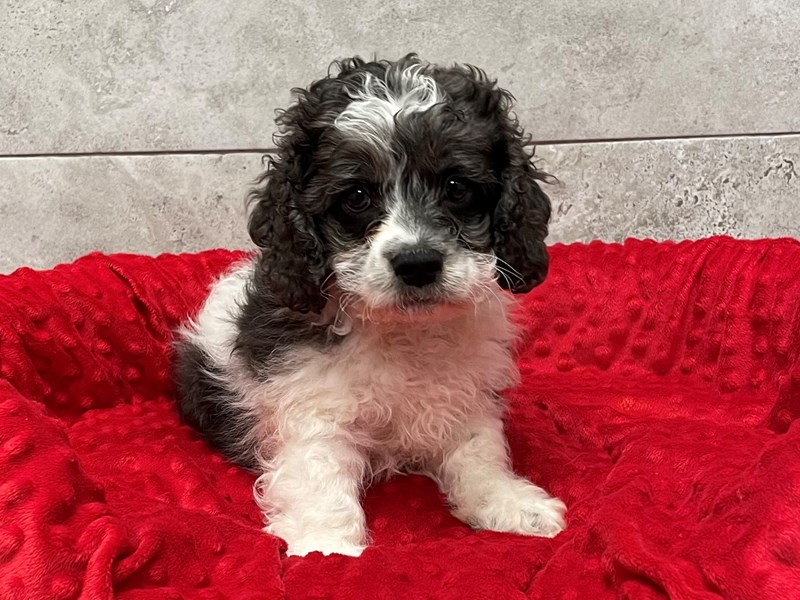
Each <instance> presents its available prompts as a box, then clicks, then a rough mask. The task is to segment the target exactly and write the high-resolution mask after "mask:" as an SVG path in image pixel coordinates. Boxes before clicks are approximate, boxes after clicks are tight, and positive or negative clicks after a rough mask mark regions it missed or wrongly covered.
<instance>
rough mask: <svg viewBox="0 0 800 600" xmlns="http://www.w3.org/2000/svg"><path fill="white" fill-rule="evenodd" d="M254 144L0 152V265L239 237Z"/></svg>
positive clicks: (254, 162)
mask: <svg viewBox="0 0 800 600" xmlns="http://www.w3.org/2000/svg"><path fill="white" fill-rule="evenodd" d="M260 168H261V163H260V156H259V155H255V154H227V155H181V156H175V155H172V156H135V157H134V156H127V157H92V158H14V159H2V160H0V272H1V273H5V272H9V271H11V270H13V269H14V268H15V267H18V266H21V265H27V266H32V267H36V268H46V267H50V266H52V265H54V264H57V263H59V262H65V261H69V260H72V259H73V258H75V257H77V256H80V255H83V254H86V253H88V252H92V251H94V250H101V251H104V252H135V253H143V254H157V253H160V252H191V251H196V250H201V249H204V248H212V247H219V246H222V247H228V248H241V247H247V246H248V238H247V234H246V229H245V204H244V199H245V194H246V190H247V186H248V184H249V183H250V182H251V181H252V180H253V178H255V176H256V175H257V174H258V172H259V170H260Z"/></svg>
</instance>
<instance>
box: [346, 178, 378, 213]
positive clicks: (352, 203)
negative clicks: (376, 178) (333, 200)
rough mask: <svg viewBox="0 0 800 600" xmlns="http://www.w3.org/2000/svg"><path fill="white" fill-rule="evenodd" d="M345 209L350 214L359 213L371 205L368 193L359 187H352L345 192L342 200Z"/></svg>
mask: <svg viewBox="0 0 800 600" xmlns="http://www.w3.org/2000/svg"><path fill="white" fill-rule="evenodd" d="M342 201H343V202H344V206H345V208H347V210H349V211H350V212H352V213H361V212H364V211H365V210H367V209H368V208H369V207H370V206H371V205H372V199H371V198H370V197H369V192H367V190H366V189H365V188H364V187H363V186H360V185H356V186H353V187H352V188H350V189H349V190H347V191H346V192H345V193H344V195H343V198H342Z"/></svg>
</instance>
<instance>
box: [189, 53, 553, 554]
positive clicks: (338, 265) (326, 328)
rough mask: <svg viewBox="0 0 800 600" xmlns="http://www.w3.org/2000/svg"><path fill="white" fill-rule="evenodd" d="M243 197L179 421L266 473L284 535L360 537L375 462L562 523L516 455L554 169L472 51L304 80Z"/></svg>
mask: <svg viewBox="0 0 800 600" xmlns="http://www.w3.org/2000/svg"><path fill="white" fill-rule="evenodd" d="M295 94H296V101H295V102H294V104H292V106H290V107H289V108H288V109H287V110H286V111H284V112H283V113H281V114H280V115H279V117H278V120H277V122H278V125H279V127H280V132H281V134H280V136H279V137H278V139H277V145H278V152H277V154H276V156H274V157H272V159H271V160H270V163H269V167H268V169H267V171H266V172H265V173H264V174H263V175H262V177H261V178H260V180H259V181H258V182H257V185H256V187H255V188H254V190H253V192H252V193H251V195H250V197H249V202H250V204H251V211H250V216H249V232H250V235H251V237H252V239H253V241H254V242H255V243H256V245H257V246H258V247H259V252H258V254H257V255H256V256H255V258H253V259H252V260H248V261H247V262H245V263H243V264H241V265H238V266H237V267H236V268H235V269H234V270H233V271H231V273H229V274H228V275H226V276H225V277H223V278H222V279H221V280H220V281H219V282H218V283H217V284H215V286H214V288H213V289H212V291H211V294H210V295H209V298H208V300H207V301H206V303H205V305H204V307H203V308H202V310H201V311H200V313H199V315H198V316H197V317H196V319H195V320H194V321H192V322H190V323H188V324H187V326H186V327H185V329H184V331H183V336H182V340H181V342H180V344H179V361H178V383H179V387H180V390H181V400H180V407H181V411H182V413H183V415H184V417H185V418H186V420H187V421H188V422H190V423H192V424H193V425H195V426H196V427H198V429H199V430H200V431H201V432H203V433H204V434H205V435H206V437H207V438H208V439H209V441H210V442H211V443H213V444H215V445H216V446H217V447H218V448H220V450H222V451H223V452H225V453H226V454H227V455H228V456H229V457H230V458H232V459H233V460H236V461H237V462H239V463H240V464H243V465H245V466H248V467H250V468H254V469H257V470H258V471H259V473H260V477H259V479H258V484H257V489H256V500H257V502H258V504H259V506H261V508H262V509H263V511H264V514H265V516H266V518H267V530H268V531H270V532H271V533H274V534H276V535H279V536H281V537H283V538H284V539H285V540H286V541H287V542H288V544H289V551H290V553H294V554H305V553H307V552H310V551H314V550H320V551H323V552H325V553H330V552H341V553H345V554H358V553H359V552H360V551H361V550H362V549H363V547H364V546H365V544H366V543H367V541H368V533H367V531H366V526H365V521H364V515H363V512H362V510H361V507H360V502H359V496H360V493H361V490H362V487H363V485H364V484H365V483H366V482H368V481H369V480H370V478H374V477H378V476H384V475H388V474H392V473H395V472H399V471H408V470H413V471H417V472H422V473H426V474H428V475H430V476H431V477H432V478H434V479H435V480H436V481H437V482H438V483H439V485H440V486H441V487H442V490H443V491H444V492H445V494H446V495H447V497H448V500H449V502H450V503H451V504H452V505H453V508H454V511H455V514H456V515H457V516H459V518H461V519H463V520H464V521H465V522H467V523H469V524H471V525H473V526H475V527H481V528H488V529H494V530H497V531H513V532H517V533H523V534H531V535H555V534H556V533H557V532H558V531H560V530H561V529H562V528H563V526H564V521H563V513H564V506H563V504H562V503H561V502H560V501H559V500H557V499H554V498H550V497H549V496H548V495H547V494H546V493H545V492H544V491H543V490H541V489H540V488H538V487H536V486H535V485H533V484H531V483H529V482H527V481H525V480H523V479H521V478H519V477H518V476H516V475H515V474H514V473H513V472H512V471H511V468H510V464H509V460H508V453H507V449H506V444H505V439H504V436H503V426H502V400H501V397H500V396H499V394H498V392H499V391H501V390H503V389H504V388H506V387H508V386H510V385H512V384H513V383H514V381H515V378H516V370H515V366H514V361H513V359H512V355H511V346H512V344H513V340H514V328H513V326H512V323H511V319H510V311H511V307H512V303H511V296H510V295H508V294H507V291H510V292H513V293H523V292H527V291H528V290H530V289H531V288H532V287H533V286H535V285H537V284H538V283H540V282H541V281H542V280H543V279H544V277H545V275H546V273H547V264H548V260H547V251H546V248H545V244H544V239H545V237H546V235H547V223H548V220H549V217H550V204H549V201H548V199H547V196H546V195H545V194H544V193H543V192H542V190H541V189H540V187H539V182H540V181H543V180H546V175H544V174H543V173H541V172H540V171H538V170H537V169H536V168H535V167H534V166H533V164H532V163H531V155H530V153H529V152H528V151H527V150H526V147H525V142H526V138H525V136H524V134H523V132H522V130H521V128H520V126H519V124H518V123H517V121H516V119H515V118H513V116H512V115H511V113H510V110H511V105H512V97H511V95H510V94H508V92H506V91H504V90H501V89H499V88H498V87H497V86H496V84H495V82H494V81H492V80H490V79H489V78H488V77H487V76H486V75H485V74H484V73H483V72H482V71H480V70H479V69H477V68H474V67H471V66H453V67H437V66H434V65H429V64H427V63H424V62H422V61H420V60H419V59H418V58H417V57H416V56H415V55H408V56H406V57H405V58H403V59H401V60H399V61H395V62H390V61H373V62H366V61H364V60H362V59H360V58H357V57H356V58H352V59H347V60H343V61H341V62H339V63H336V72H335V73H334V74H329V75H328V76H327V77H325V78H324V79H321V80H319V81H317V82H315V83H313V84H311V86H309V88H308V89H303V90H295Z"/></svg>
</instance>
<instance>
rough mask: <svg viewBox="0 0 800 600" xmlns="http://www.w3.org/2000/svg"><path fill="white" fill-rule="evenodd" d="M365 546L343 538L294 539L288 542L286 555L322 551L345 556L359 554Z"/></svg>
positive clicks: (326, 553) (302, 554) (325, 553)
mask: <svg viewBox="0 0 800 600" xmlns="http://www.w3.org/2000/svg"><path fill="white" fill-rule="evenodd" d="M364 548H366V546H361V545H358V544H352V543H350V542H347V541H345V540H333V539H324V540H305V539H301V540H296V541H295V542H292V543H289V549H288V550H287V552H286V554H287V556H305V555H306V554H310V553H312V552H322V554H324V555H325V556H328V555H329V554H344V555H345V556H361V553H362V552H363V551H364Z"/></svg>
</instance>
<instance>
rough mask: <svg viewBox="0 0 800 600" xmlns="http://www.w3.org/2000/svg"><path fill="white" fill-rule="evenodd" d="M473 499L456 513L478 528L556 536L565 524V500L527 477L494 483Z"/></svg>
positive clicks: (457, 509)
mask: <svg viewBox="0 0 800 600" xmlns="http://www.w3.org/2000/svg"><path fill="white" fill-rule="evenodd" d="M472 500H473V501H472V502H467V503H464V505H463V506H460V507H457V508H456V510H455V511H454V514H455V516H456V517H458V518H459V519H461V520H462V521H464V522H465V523H467V524H468V525H471V526H472V527H475V528H476V529H488V530H490V531H500V532H508V533H519V534H522V535H535V536H539V537H555V536H556V535H557V534H558V533H560V532H561V531H563V530H564V528H565V527H566V521H565V520H564V515H565V513H566V512H567V507H566V506H565V505H564V503H563V502H562V501H561V500H559V499H558V498H553V497H552V496H550V495H549V494H547V492H545V491H544V490H543V489H542V488H540V487H537V486H535V485H533V484H532V483H529V482H527V481H524V480H513V481H509V482H507V483H504V484H501V485H497V486H494V487H493V489H492V490H491V491H489V492H488V493H484V494H482V495H481V497H480V498H475V499H472Z"/></svg>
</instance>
